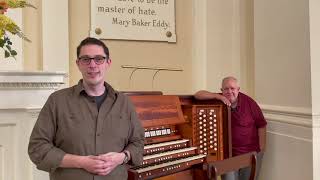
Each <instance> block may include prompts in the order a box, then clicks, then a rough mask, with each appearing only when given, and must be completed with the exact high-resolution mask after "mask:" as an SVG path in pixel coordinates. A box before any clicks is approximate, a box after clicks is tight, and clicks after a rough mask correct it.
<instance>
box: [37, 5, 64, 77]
mask: <svg viewBox="0 0 320 180" xmlns="http://www.w3.org/2000/svg"><path fill="white" fill-rule="evenodd" d="M68 19H69V14H68V1H65V0H54V1H47V0H46V1H42V35H43V38H42V43H43V44H42V49H43V71H63V72H66V73H69V28H68V27H69V22H68Z"/></svg>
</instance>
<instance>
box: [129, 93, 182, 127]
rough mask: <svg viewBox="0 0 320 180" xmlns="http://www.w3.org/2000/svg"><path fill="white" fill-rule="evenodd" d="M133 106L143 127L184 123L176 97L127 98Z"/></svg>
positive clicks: (145, 96)
mask: <svg viewBox="0 0 320 180" xmlns="http://www.w3.org/2000/svg"><path fill="white" fill-rule="evenodd" d="M129 97H130V98H131V100H132V102H133V104H134V105H135V108H136V111H137V114H138V117H139V119H140V120H141V122H142V125H143V127H155V126H161V125H173V124H179V123H184V122H185V120H184V118H183V114H182V110H181V104H180V101H179V97H178V96H171V95H150V96H149V95H144V96H129Z"/></svg>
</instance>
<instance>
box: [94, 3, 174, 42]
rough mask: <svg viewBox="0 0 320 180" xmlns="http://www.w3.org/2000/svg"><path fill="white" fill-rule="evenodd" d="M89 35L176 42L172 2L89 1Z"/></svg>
mask: <svg viewBox="0 0 320 180" xmlns="http://www.w3.org/2000/svg"><path fill="white" fill-rule="evenodd" d="M90 35H91V36H93V37H97V38H100V39H124V40H147V41H148V40H149V41H168V42H176V32H175V0H91V30H90Z"/></svg>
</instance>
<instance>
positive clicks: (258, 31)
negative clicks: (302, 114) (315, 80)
mask: <svg viewBox="0 0 320 180" xmlns="http://www.w3.org/2000/svg"><path fill="white" fill-rule="evenodd" d="M308 5H309V4H308V1H301V0H280V1H279V0H269V1H255V14H254V24H255V25H254V28H255V29H254V31H255V78H256V79H255V93H256V97H257V99H258V101H259V102H260V103H263V104H270V105H279V106H293V107H306V108H310V107H311V81H310V78H311V77H310V76H311V75H310V48H309V43H310V42H309V11H308Z"/></svg>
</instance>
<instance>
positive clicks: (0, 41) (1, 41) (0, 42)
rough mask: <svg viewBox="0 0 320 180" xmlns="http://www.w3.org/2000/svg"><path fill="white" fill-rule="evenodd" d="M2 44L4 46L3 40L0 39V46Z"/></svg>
mask: <svg viewBox="0 0 320 180" xmlns="http://www.w3.org/2000/svg"><path fill="white" fill-rule="evenodd" d="M3 46H4V40H3V39H0V47H3Z"/></svg>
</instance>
